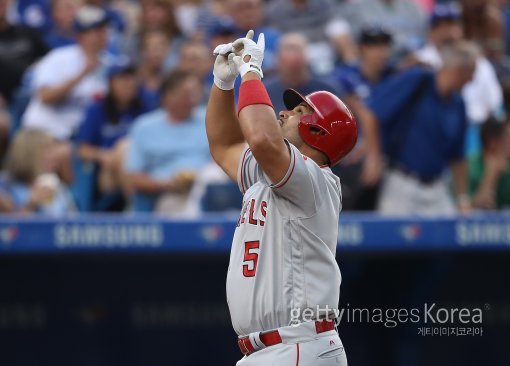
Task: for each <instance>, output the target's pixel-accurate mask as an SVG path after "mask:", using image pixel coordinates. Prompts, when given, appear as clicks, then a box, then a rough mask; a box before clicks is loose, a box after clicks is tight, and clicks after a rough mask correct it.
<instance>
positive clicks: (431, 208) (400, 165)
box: [370, 42, 478, 215]
mask: <svg viewBox="0 0 510 366" xmlns="http://www.w3.org/2000/svg"><path fill="white" fill-rule="evenodd" d="M441 52H442V59H443V66H442V68H441V69H440V70H439V71H437V72H435V73H434V72H431V71H428V70H426V69H421V68H414V69H411V70H409V71H406V72H403V73H401V74H398V75H397V76H395V77H393V78H392V79H390V80H388V81H387V82H386V83H385V85H381V87H379V88H378V89H376V90H375V91H374V94H373V98H372V99H371V104H370V107H371V108H372V110H373V112H374V114H375V118H377V121H378V122H379V125H380V129H381V136H382V140H383V146H384V151H385V154H386V156H387V158H388V161H389V166H390V170H389V172H388V173H387V176H386V177H385V179H384V181H383V184H382V187H381V197H380V203H379V210H380V212H382V213H383V214H401V215H405V214H422V215H449V214H453V213H454V212H455V205H454V202H453V201H452V199H451V197H450V194H449V189H448V185H447V183H446V182H445V180H444V179H443V173H444V172H445V170H446V167H447V165H448V164H450V167H451V173H452V179H453V185H454V189H455V193H456V198H457V203H458V207H459V209H460V210H461V211H463V212H465V211H467V210H469V199H468V196H467V188H468V175H467V164H466V161H465V159H464V153H465V152H464V137H465V133H466V128H467V116H466V111H465V106H464V102H463V100H462V96H461V94H460V91H461V90H462V88H463V87H464V85H465V84H466V83H467V82H469V81H470V80H471V79H472V77H473V73H474V69H475V65H476V60H477V57H478V52H477V50H476V47H475V46H474V45H473V44H471V43H468V42H459V43H455V44H453V45H450V46H446V47H443V49H442V51H441Z"/></svg>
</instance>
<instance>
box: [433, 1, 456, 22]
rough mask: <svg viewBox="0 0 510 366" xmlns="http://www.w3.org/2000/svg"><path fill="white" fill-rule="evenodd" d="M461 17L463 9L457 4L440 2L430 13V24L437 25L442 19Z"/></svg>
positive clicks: (453, 19) (452, 19)
mask: <svg viewBox="0 0 510 366" xmlns="http://www.w3.org/2000/svg"><path fill="white" fill-rule="evenodd" d="M460 17H461V10H460V8H459V6H458V5H457V4H455V3H447V4H438V5H436V6H435V7H434V9H432V13H431V14H430V25H435V24H437V23H439V22H441V21H459V20H460Z"/></svg>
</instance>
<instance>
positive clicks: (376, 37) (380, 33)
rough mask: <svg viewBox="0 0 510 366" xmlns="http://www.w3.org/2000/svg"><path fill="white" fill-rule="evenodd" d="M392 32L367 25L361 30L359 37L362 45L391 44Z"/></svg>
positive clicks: (379, 26)
mask: <svg viewBox="0 0 510 366" xmlns="http://www.w3.org/2000/svg"><path fill="white" fill-rule="evenodd" d="M392 41H393V37H392V35H391V32H390V31H389V30H388V29H386V28H385V27H383V26H381V25H375V24H374V25H367V26H365V27H363V28H362V29H361V32H360V34H359V37H358V42H359V43H360V44H365V45H366V44H391V42H392Z"/></svg>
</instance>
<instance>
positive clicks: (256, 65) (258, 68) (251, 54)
mask: <svg viewBox="0 0 510 366" xmlns="http://www.w3.org/2000/svg"><path fill="white" fill-rule="evenodd" d="M253 34H254V32H253V30H250V31H248V33H247V34H246V37H245V38H239V39H238V40H236V41H235V42H234V43H233V44H232V48H233V51H234V52H235V54H236V56H235V57H234V59H233V61H234V62H235V63H236V64H237V65H238V67H239V71H240V73H241V77H243V76H244V75H245V74H246V73H247V72H254V73H256V74H258V75H259V76H260V78H261V79H262V78H263V77H264V73H263V72H262V61H263V60H264V49H265V47H266V40H265V38H264V33H260V35H259V38H258V39H257V43H255V42H254V41H253Z"/></svg>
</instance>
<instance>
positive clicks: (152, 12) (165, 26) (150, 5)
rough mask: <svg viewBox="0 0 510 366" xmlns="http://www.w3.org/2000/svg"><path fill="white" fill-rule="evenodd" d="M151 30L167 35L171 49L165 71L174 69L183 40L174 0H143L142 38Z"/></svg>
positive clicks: (167, 56)
mask: <svg viewBox="0 0 510 366" xmlns="http://www.w3.org/2000/svg"><path fill="white" fill-rule="evenodd" d="M149 31H162V32H164V33H165V34H166V35H167V37H168V40H169V45H168V49H169V51H168V53H167V54H166V59H165V64H164V68H165V71H168V70H171V69H173V68H174V67H175V65H176V64H177V62H178V60H179V53H180V49H181V45H182V41H183V40H182V36H181V31H180V29H179V27H178V26H177V22H176V20H175V14H174V5H173V2H172V0H142V28H141V36H142V38H143V36H144V34H145V33H146V32H149ZM135 52H136V50H135Z"/></svg>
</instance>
